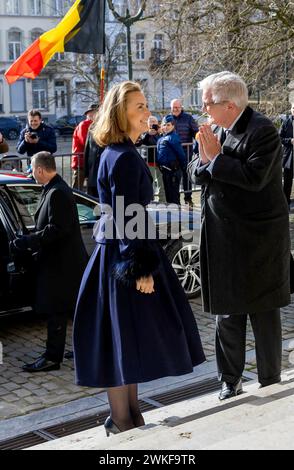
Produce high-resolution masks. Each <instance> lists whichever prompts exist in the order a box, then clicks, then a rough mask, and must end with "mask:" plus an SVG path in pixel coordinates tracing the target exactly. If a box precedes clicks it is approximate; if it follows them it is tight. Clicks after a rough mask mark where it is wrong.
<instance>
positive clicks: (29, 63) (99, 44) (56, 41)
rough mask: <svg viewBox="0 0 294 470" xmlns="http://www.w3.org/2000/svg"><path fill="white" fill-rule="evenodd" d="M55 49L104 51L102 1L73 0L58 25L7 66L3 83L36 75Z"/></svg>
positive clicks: (103, 7) (56, 50) (87, 52)
mask: <svg viewBox="0 0 294 470" xmlns="http://www.w3.org/2000/svg"><path fill="white" fill-rule="evenodd" d="M56 52H77V53H84V54H104V52H105V0H76V1H75V3H74V4H73V5H72V7H71V8H70V9H69V11H68V12H67V13H66V15H65V16H64V18H63V19H62V20H61V21H60V22H59V23H58V25H57V26H56V27H55V28H53V29H51V30H50V31H47V32H46V33H44V34H42V35H41V36H40V37H39V38H38V39H36V40H35V41H34V42H33V44H31V46H29V47H28V48H27V49H26V50H25V51H24V52H23V53H22V54H21V56H20V57H18V59H17V60H16V61H15V62H14V63H13V64H12V65H11V66H10V67H9V69H8V70H7V71H6V72H5V77H6V80H7V82H8V83H9V84H11V83H14V82H15V81H16V80H17V79H18V78H20V77H26V78H36V77H37V76H38V75H39V74H40V72H41V70H42V69H43V68H44V67H45V66H46V64H47V63H48V62H49V60H50V59H51V58H52V57H53V55H54V54H55V53H56Z"/></svg>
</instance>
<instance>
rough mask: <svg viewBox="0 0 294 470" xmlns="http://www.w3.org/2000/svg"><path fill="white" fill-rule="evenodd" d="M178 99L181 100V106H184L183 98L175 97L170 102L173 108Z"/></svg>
mask: <svg viewBox="0 0 294 470" xmlns="http://www.w3.org/2000/svg"><path fill="white" fill-rule="evenodd" d="M176 101H179V102H180V103H181V106H182V100H181V98H174V99H173V100H171V102H170V107H171V108H172V107H173V105H174V104H175V102H176Z"/></svg>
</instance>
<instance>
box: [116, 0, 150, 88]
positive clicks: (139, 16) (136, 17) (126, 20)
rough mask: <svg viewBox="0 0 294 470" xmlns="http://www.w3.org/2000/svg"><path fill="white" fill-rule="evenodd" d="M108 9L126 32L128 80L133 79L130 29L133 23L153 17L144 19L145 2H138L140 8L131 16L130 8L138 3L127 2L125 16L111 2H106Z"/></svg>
mask: <svg viewBox="0 0 294 470" xmlns="http://www.w3.org/2000/svg"><path fill="white" fill-rule="evenodd" d="M107 2H108V6H109V9H110V10H111V12H112V14H113V16H114V18H115V19H116V20H117V21H119V22H120V23H122V24H123V25H124V26H125V28H126V32H127V56H128V73H129V80H132V79H133V61H132V44H131V27H132V25H133V24H134V23H136V22H138V21H143V20H146V19H148V18H151V17H152V18H153V16H149V17H146V16H144V17H143V15H144V12H145V10H146V5H147V0H142V1H140V2H139V3H140V6H139V8H138V9H137V11H136V13H134V14H132V13H131V10H130V9H131V7H133V8H136V7H137V3H138V2H131V1H130V2H129V3H130V5H129V6H128V7H127V8H126V12H125V15H121V14H119V13H118V12H117V11H116V9H115V7H114V5H113V1H112V0H107ZM132 3H133V5H132Z"/></svg>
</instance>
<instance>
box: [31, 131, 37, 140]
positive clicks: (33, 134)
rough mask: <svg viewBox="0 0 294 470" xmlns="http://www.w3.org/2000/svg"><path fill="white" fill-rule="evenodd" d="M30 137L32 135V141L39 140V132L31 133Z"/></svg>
mask: <svg viewBox="0 0 294 470" xmlns="http://www.w3.org/2000/svg"><path fill="white" fill-rule="evenodd" d="M29 135H30V138H31V139H37V138H38V134H37V132H30V134H29Z"/></svg>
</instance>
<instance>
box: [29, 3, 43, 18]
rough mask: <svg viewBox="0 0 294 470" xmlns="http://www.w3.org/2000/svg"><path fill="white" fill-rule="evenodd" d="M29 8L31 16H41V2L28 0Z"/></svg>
mask: <svg viewBox="0 0 294 470" xmlns="http://www.w3.org/2000/svg"><path fill="white" fill-rule="evenodd" d="M29 6H30V10H29V11H30V14H31V15H34V16H36V15H42V0H30V2H29Z"/></svg>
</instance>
